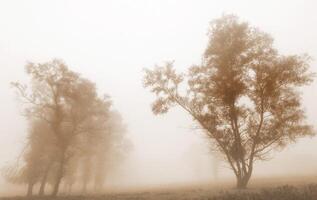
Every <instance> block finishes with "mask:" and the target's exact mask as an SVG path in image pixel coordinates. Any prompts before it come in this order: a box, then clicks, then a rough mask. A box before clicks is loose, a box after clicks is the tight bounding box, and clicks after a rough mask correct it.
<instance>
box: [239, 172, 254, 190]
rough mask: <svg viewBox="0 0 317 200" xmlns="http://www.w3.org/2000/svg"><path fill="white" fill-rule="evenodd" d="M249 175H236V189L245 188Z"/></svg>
mask: <svg viewBox="0 0 317 200" xmlns="http://www.w3.org/2000/svg"><path fill="white" fill-rule="evenodd" d="M250 177H251V176H250V175H244V176H242V177H237V186H236V187H237V189H246V188H247V185H248V183H249V180H250Z"/></svg>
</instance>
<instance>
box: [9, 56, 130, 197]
mask: <svg viewBox="0 0 317 200" xmlns="http://www.w3.org/2000/svg"><path fill="white" fill-rule="evenodd" d="M25 69H26V73H27V74H28V76H29V77H30V83H29V84H27V85H25V84H22V83H19V82H14V83H12V86H13V87H14V89H15V90H16V92H17V95H18V97H19V99H20V100H21V102H22V104H23V107H24V109H25V110H24V112H23V113H24V115H25V116H26V118H27V121H28V134H27V138H26V143H25V147H24V149H23V151H22V153H21V156H20V157H19V159H18V162H17V163H14V164H13V165H10V166H8V167H6V168H5V169H4V175H5V178H6V179H7V180H8V181H10V182H13V183H17V184H26V185H27V186H28V189H27V195H28V196H31V195H32V194H33V188H34V186H35V185H36V184H38V185H39V191H38V194H39V195H40V196H43V195H44V194H45V189H46V185H47V184H49V185H50V186H51V188H52V192H51V196H56V195H57V194H58V192H59V188H60V185H61V184H62V183H63V184H64V188H67V191H68V192H71V190H72V188H73V185H75V184H77V185H78V184H81V185H82V186H81V187H82V191H83V192H85V191H86V190H87V187H88V186H89V185H91V187H93V189H94V190H95V191H98V190H101V189H102V188H103V185H104V182H105V179H106V177H107V173H109V171H111V170H113V168H115V167H117V166H118V165H119V164H120V162H121V161H122V160H123V159H124V157H125V156H126V154H127V152H128V150H129V148H131V143H130V141H129V140H128V139H127V138H126V135H125V133H126V126H125V125H124V123H123V121H122V118H121V116H120V114H119V113H118V112H117V111H116V110H114V109H113V106H112V102H111V99H110V97H109V96H107V95H104V96H103V97H100V96H99V95H98V94H97V91H96V86H95V84H94V83H93V82H91V81H90V80H88V79H85V78H83V77H82V76H81V75H80V74H78V73H75V72H73V71H71V70H70V69H69V68H68V66H67V65H66V64H65V63H64V62H63V61H61V60H58V59H54V60H52V61H50V62H46V63H37V64H36V63H28V64H27V65H26V67H25Z"/></svg>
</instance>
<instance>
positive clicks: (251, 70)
mask: <svg viewBox="0 0 317 200" xmlns="http://www.w3.org/2000/svg"><path fill="white" fill-rule="evenodd" d="M308 61H309V59H308V58H307V57H305V56H297V55H292V56H283V55H280V54H279V53H278V51H277V50H276V49H275V48H274V47H273V39H272V38H271V37H270V36H269V35H268V34H266V33H264V32H261V31H259V30H258V29H256V28H253V27H250V26H249V25H248V24H247V23H244V22H240V21H239V20H238V18H237V17H236V16H232V15H225V16H223V17H221V18H219V19H216V20H214V21H213V22H212V23H211V26H210V31H209V43H208V45H207V48H206V50H205V53H204V56H203V61H202V63H201V64H200V65H195V66H192V67H190V69H189V70H188V73H186V74H177V73H176V72H175V70H174V69H173V63H172V62H169V63H166V65H165V66H163V67H158V66H157V67H156V68H154V69H153V70H148V69H147V70H146V71H145V72H146V74H145V77H144V86H145V87H148V88H150V89H151V92H152V93H154V94H156V96H157V99H156V101H155V102H154V103H153V105H152V110H153V113H154V114H162V113H166V112H167V111H168V110H169V109H170V108H171V107H172V106H174V105H179V106H181V107H182V108H183V109H184V110H186V111H187V112H188V113H189V114H190V115H191V116H192V117H193V119H194V120H195V121H196V122H198V123H199V125H200V126H201V127H202V128H203V129H204V131H205V133H206V134H207V136H209V138H210V139H211V141H212V142H213V144H214V145H213V146H214V147H215V148H216V149H217V150H218V151H220V152H221V153H222V155H223V156H224V158H225V159H226V161H227V162H228V163H229V165H230V167H231V169H232V170H233V172H234V174H235V176H236V178H237V187H238V188H245V187H246V186H247V183H248V181H249V179H250V177H251V174H252V171H253V165H254V162H255V161H256V160H263V159H265V158H267V156H268V153H269V152H271V151H272V150H273V149H277V148H282V147H284V146H285V145H287V144H288V143H290V142H294V141H296V139H297V138H299V137H302V136H306V135H312V134H313V132H312V129H311V127H310V126H308V125H307V124H305V122H304V119H305V116H304V111H303V110H302V109H301V101H300V93H299V91H298V90H297V87H299V86H303V85H306V84H308V83H310V82H311V81H312V74H311V73H309V72H308V67H309V65H308ZM184 82H187V92H186V93H185V94H182V92H181V91H184V90H182V89H183V88H181V87H182V85H181V84H182V83H184ZM180 88H181V89H180ZM185 90H186V89H185Z"/></svg>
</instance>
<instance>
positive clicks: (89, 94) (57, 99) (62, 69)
mask: <svg viewBox="0 0 317 200" xmlns="http://www.w3.org/2000/svg"><path fill="white" fill-rule="evenodd" d="M26 72H27V74H28V75H30V77H31V87H30V90H29V89H28V87H27V86H25V85H22V84H20V83H17V82H16V83H13V84H12V85H13V86H14V87H15V88H16V89H17V91H18V94H19V96H20V97H21V100H22V101H23V102H24V103H25V104H26V105H25V107H26V115H27V117H28V118H29V119H30V118H37V119H40V120H43V121H45V122H46V123H47V124H48V125H49V127H50V129H51V132H52V133H53V134H54V136H55V140H56V142H55V145H56V151H55V156H56V162H57V170H56V174H55V183H54V186H53V192H52V196H56V195H57V193H58V190H59V185H60V183H61V180H62V178H63V176H64V170H65V166H66V165H67V162H68V160H69V158H70V156H71V155H72V152H71V151H70V150H71V146H72V144H73V142H75V141H76V137H78V135H80V134H83V133H85V130H84V129H82V125H83V124H85V121H86V119H88V118H89V117H90V115H91V114H92V113H91V111H92V109H91V107H92V106H93V105H94V103H95V100H96V98H97V94H96V90H95V86H94V84H93V83H92V82H90V81H88V80H86V79H83V78H81V77H80V76H79V75H78V74H76V73H74V72H72V71H71V70H69V69H68V67H67V66H66V65H65V64H64V63H63V62H62V61H60V60H53V61H51V62H47V63H43V64H42V63H40V64H34V63H29V64H28V65H27V66H26Z"/></svg>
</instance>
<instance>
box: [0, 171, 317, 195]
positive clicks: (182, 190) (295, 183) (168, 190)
mask: <svg viewBox="0 0 317 200" xmlns="http://www.w3.org/2000/svg"><path fill="white" fill-rule="evenodd" d="M0 199H1V200H33V199H34V200H42V199H43V200H45V199H47V200H49V199H50V200H317V179H316V176H309V177H304V178H303V177H301V178H275V179H272V178H268V179H258V180H253V181H252V184H250V187H249V189H246V190H236V189H234V188H233V185H232V182H230V183H229V182H223V183H221V184H216V185H215V184H214V185H208V184H203V185H195V186H184V185H183V186H165V187H157V188H147V189H134V190H130V191H112V192H110V191H108V192H105V193H104V194H101V195H93V194H88V195H71V196H69V195H63V194H62V195H60V196H58V197H55V198H51V197H36V196H35V197H32V198H26V197H21V196H18V197H14V196H11V197H3V198H0Z"/></svg>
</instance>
